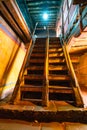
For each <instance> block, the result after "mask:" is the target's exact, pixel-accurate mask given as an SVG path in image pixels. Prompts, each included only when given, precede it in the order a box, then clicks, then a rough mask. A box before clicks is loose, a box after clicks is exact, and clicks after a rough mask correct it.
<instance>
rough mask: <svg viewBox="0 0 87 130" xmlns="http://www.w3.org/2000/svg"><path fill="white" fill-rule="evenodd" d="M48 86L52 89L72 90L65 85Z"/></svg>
mask: <svg viewBox="0 0 87 130" xmlns="http://www.w3.org/2000/svg"><path fill="white" fill-rule="evenodd" d="M49 88H52V89H70V90H72V87H66V86H51V85H50V86H49Z"/></svg>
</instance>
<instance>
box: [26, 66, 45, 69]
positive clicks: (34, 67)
mask: <svg viewBox="0 0 87 130" xmlns="http://www.w3.org/2000/svg"><path fill="white" fill-rule="evenodd" d="M43 69H44V67H43V66H29V67H28V68H27V70H43Z"/></svg>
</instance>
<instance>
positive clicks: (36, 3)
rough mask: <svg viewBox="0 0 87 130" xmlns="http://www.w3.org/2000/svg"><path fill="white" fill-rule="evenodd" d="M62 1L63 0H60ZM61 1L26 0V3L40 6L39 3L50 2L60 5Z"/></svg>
mask: <svg viewBox="0 0 87 130" xmlns="http://www.w3.org/2000/svg"><path fill="white" fill-rule="evenodd" d="M60 1H61V0H60ZM60 1H58V0H57V1H56V0H50V1H49V0H46V1H45V0H44V1H38V0H36V2H35V1H27V0H26V3H27V5H30V6H38V5H43V4H48V5H50V4H51V5H52V4H53V5H60V3H61V2H60Z"/></svg>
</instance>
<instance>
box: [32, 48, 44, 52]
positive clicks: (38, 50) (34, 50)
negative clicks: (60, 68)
mask: <svg viewBox="0 0 87 130" xmlns="http://www.w3.org/2000/svg"><path fill="white" fill-rule="evenodd" d="M32 52H34V53H35V52H38V53H40V52H45V49H37V48H36V49H35V48H34V49H33V51H32Z"/></svg>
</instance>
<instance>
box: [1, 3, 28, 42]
mask: <svg viewBox="0 0 87 130" xmlns="http://www.w3.org/2000/svg"><path fill="white" fill-rule="evenodd" d="M0 10H1V12H2V14H3V15H4V17H5V18H6V20H7V21H8V23H10V25H11V26H12V28H13V29H14V30H15V31H16V32H17V34H18V35H19V36H22V39H24V40H26V38H25V37H24V35H23V33H22V32H21V31H20V29H19V27H18V26H17V24H16V23H15V21H14V20H13V18H12V16H11V15H10V14H9V12H8V11H7V9H6V8H5V6H4V5H3V4H2V3H1V2H0Z"/></svg>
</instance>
